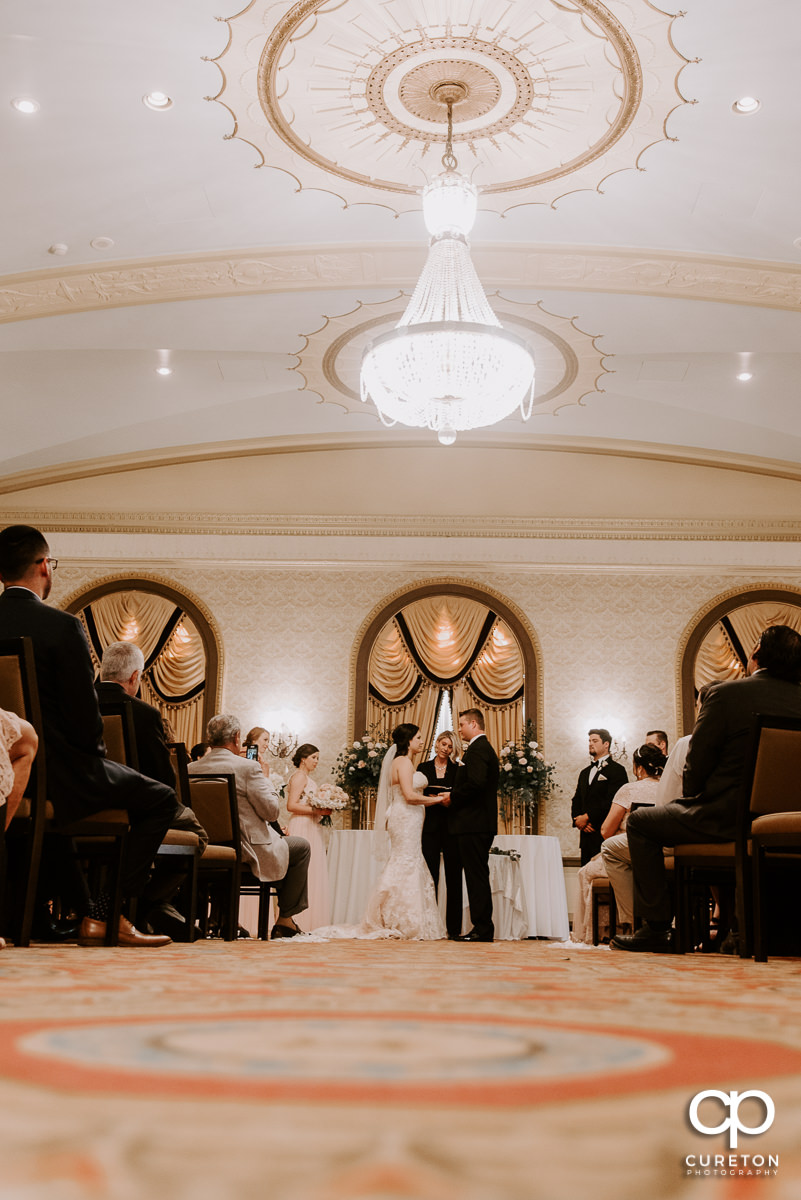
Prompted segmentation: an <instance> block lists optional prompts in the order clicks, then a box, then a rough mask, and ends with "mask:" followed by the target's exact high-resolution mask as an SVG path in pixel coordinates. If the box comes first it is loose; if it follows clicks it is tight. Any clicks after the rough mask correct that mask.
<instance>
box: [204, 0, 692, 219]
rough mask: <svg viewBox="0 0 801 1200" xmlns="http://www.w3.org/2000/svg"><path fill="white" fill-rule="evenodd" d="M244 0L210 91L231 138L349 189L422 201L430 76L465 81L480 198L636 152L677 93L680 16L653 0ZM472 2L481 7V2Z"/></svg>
mask: <svg viewBox="0 0 801 1200" xmlns="http://www.w3.org/2000/svg"><path fill="white" fill-rule="evenodd" d="M421 12H422V10H420V9H419V6H418V5H417V4H415V3H414V0H385V2H384V3H382V4H376V3H375V0H344V2H343V3H340V4H338V5H336V6H332V7H327V6H326V4H325V0H299V2H298V3H295V4H292V3H290V2H289V0H251V3H250V4H248V5H247V6H246V7H245V8H244V9H242V11H241V12H239V13H237V14H235V15H234V16H232V17H229V18H228V20H227V24H228V27H229V33H230V36H229V41H228V45H227V46H226V48H225V49H224V50H223V52H222V53H221V54H220V55H219V56H218V57H217V58H216V59H214V60H213V61H215V62H216V63H217V65H218V67H219V69H220V72H221V74H222V86H221V88H220V91H219V93H218V94H217V95H216V96H215V97H212V99H215V100H217V101H219V102H220V103H221V104H223V105H224V106H225V107H226V108H228V110H229V111H230V113H231V115H232V117H233V119H234V129H233V132H232V134H231V135H230V136H232V137H237V138H240V139H242V140H244V141H247V142H249V143H250V144H251V145H252V146H254V147H255V149H256V150H257V152H258V154H259V157H260V163H259V165H267V166H270V167H275V168H278V169H281V170H284V171H287V172H289V173H290V174H291V175H292V176H293V177H294V178H295V179H296V180H297V182H298V186H299V187H304V188H308V187H313V188H319V189H322V190H326V191H329V192H333V193H335V194H336V195H338V196H339V197H340V198H341V199H342V200H343V201H344V202H345V203H347V204H355V203H373V204H384V205H386V206H388V207H390V208H392V209H393V210H394V211H396V212H405V211H409V210H411V209H414V208H416V207H417V206H418V201H417V193H418V192H419V189H420V187H421V186H422V185H423V184H424V183H425V182H426V179H427V177H428V175H429V173H430V168H429V164H430V163H431V162H432V161H433V160H434V158H435V156H436V157H438V148H439V146H440V145H441V143H442V141H443V140H444V134H443V129H442V121H441V117H440V119H439V120H438V119H437V112H436V102H435V101H434V99H433V93H432V89H433V88H435V87H436V85H437V83H441V82H443V81H447V80H457V81H459V82H460V83H462V84H463V85H464V86H465V87H466V88H467V98H466V100H465V102H464V107H463V109H462V112H461V113H459V114H455V127H454V141H455V142H456V143H457V144H459V146H460V159H461V162H462V167H463V169H464V170H466V171H467V172H468V173H469V174H470V178H471V180H472V182H473V183H474V184H475V185H476V186H477V187H478V188H479V190H480V192H481V207H482V208H484V209H490V210H495V211H498V212H504V211H506V210H507V209H509V208H511V207H514V206H515V205H519V204H529V203H548V204H552V203H554V202H555V201H556V200H557V199H558V198H559V197H561V196H563V195H565V194H567V193H569V192H574V191H578V190H582V189H586V188H593V189H597V188H599V187H600V185H601V184H602V182H603V180H604V179H605V178H607V177H608V176H609V175H611V174H613V173H614V172H616V171H621V170H626V169H632V168H636V167H638V166H639V159H640V156H641V155H642V153H643V151H644V150H645V149H646V148H647V147H648V146H650V145H652V144H653V143H655V142H659V141H662V140H665V139H667V138H668V134H667V132H666V128H665V126H666V121H667V118H668V116H669V115H670V113H671V112H672V111H673V109H674V108H676V107H678V106H679V105H680V104H682V103H684V99H683V97H682V96H681V95H680V93H679V92H678V88H677V79H678V75H679V72H680V71H681V69H682V68H683V66H684V65H685V64H686V62H687V59H685V58H684V57H683V56H682V55H681V54H679V52H678V51H677V50H676V49H675V47H674V46H673V43H672V40H671V26H672V23H673V21H674V20H675V19H676V18H675V17H674V16H672V15H670V14H668V13H665V12H664V11H663V10H661V9H659V8H657V7H655V5H653V4H651V3H650V0H607V2H606V3H605V4H604V3H601V0H540V3H539V4H538V6H537V8H536V10H535V11H533V10H532V8H531V4H530V0H483V2H482V5H481V6H480V8H478V7H477V6H475V5H467V4H464V3H463V2H462V0H443V3H442V4H441V5H440V6H438V8H437V9H436V15H435V16H433V17H431V18H430V20H431V23H430V24H429V25H427V26H424V25H423V24H422V18H421ZM477 13H478V14H479V15H478V16H477V15H476V14H477Z"/></svg>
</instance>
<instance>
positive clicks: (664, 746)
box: [645, 729, 669, 758]
mask: <svg viewBox="0 0 801 1200" xmlns="http://www.w3.org/2000/svg"><path fill="white" fill-rule="evenodd" d="M645 744H646V745H647V746H656V748H657V750H661V751H662V753H663V754H664V755H665V757H666V758H667V755H668V749H669V743H668V735H667V734H666V733H665V731H664V729H649V730H648V732H647V733H646V735H645Z"/></svg>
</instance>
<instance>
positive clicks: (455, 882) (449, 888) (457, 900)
mask: <svg viewBox="0 0 801 1200" xmlns="http://www.w3.org/2000/svg"><path fill="white" fill-rule="evenodd" d="M422 847H423V858H424V859H425V860H426V866H427V867H428V869H429V871H430V872H431V878H432V879H433V880H434V891H435V892H436V893H437V895H439V856H440V854H441V855H442V857H443V859H444V860H445V928H446V929H447V930H448V937H452V938H457V937H459V934H460V933H461V932H462V860H461V859H460V857H459V845H458V842H457V840H456V838H455V837H454V836H453V835H452V834H449V833H448V831H447V830H445V829H442V830H439V829H438V830H435V831H434V832H433V833H426V831H425V830H423V838H422Z"/></svg>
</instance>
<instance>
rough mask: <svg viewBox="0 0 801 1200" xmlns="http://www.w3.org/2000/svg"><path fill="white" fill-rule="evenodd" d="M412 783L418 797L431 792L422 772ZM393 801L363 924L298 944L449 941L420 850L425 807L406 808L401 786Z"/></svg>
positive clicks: (326, 931)
mask: <svg viewBox="0 0 801 1200" xmlns="http://www.w3.org/2000/svg"><path fill="white" fill-rule="evenodd" d="M412 782H413V785H414V788H415V789H416V791H418V792H420V791H422V790H423V788H424V787H428V780H427V779H426V777H425V775H422V774H421V773H420V772H419V771H416V772H415V774H414V779H413V781H412ZM390 796H391V804H390V806H389V810H388V812H387V832H388V833H389V842H390V847H391V849H390V855H389V860H388V862H387V865H386V866H385V867H384V870H383V872H382V874H381V878H380V879H379V880H378V883H377V884H376V886H375V888H374V889H373V893H372V895H371V897H370V900H369V902H368V904H367V912H366V914H365V918H364V920H363V921H362V923H361V925H329V926H327V927H326V928H323V929H315V931H314V933H312V934H311V935H309V936H308V937H300V938H295V939H294V941H296V942H307V941H332V940H334V939H335V938H366V939H377V938H403V939H405V940H407V941H415V940H417V941H436V940H438V939H439V938H444V937H445V936H446V933H445V925H444V922H443V920H442V917H441V916H440V915H439V909H438V908H437V899H436V895H435V894H434V884H433V881H432V879H431V873H430V871H429V869H428V867H427V866H426V862H425V859H424V858H423V851H422V848H421V835H422V829H423V818H424V816H425V807H424V806H423V805H422V804H407V802H406V800H405V799H404V797H403V792H402V791H401V789H400V787H398V786H397V784H396V785H394V786H393V787H392V788H391V789H390Z"/></svg>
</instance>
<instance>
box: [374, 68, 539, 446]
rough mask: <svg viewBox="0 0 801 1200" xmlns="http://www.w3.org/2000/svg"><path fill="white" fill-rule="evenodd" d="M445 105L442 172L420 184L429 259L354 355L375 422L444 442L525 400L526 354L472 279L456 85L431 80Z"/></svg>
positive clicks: (470, 206)
mask: <svg viewBox="0 0 801 1200" xmlns="http://www.w3.org/2000/svg"><path fill="white" fill-rule="evenodd" d="M439 91H440V93H441V102H442V103H443V104H445V105H446V106H447V112H448V136H447V141H446V145H445V153H444V154H443V156H442V165H443V167H444V168H445V169H444V171H443V172H442V173H441V174H439V175H437V176H436V177H435V178H434V179H433V180H432V181H431V182H430V183H429V184H428V185H427V186H426V187H425V188H424V189H423V216H424V218H425V223H426V228H427V229H428V232H429V233H430V235H431V241H430V243H429V251H428V258H427V260H426V264H425V266H424V267H423V271H422V273H421V275H420V278H419V279H418V281H417V285H416V287H415V289H414V292H413V294H412V297H411V299H410V301H409V303H408V305H407V307H406V311H405V312H404V314H403V316H402V317H401V319H400V321H399V322H398V324H397V326H396V327H395V329H393V330H391V331H390V332H389V333H385V334H383V335H381V336H380V337H378V338H376V339H375V340H374V341H373V342H371V344H370V345H369V346H368V347H367V349H366V350H365V352H364V356H363V358H362V370H361V398H362V400H363V401H365V402H366V401H367V400H372V401H373V403H374V404H375V406H376V408H377V409H378V413H379V416H380V417H381V420H382V421H383V422H384V424H390V423H394V422H396V421H400V422H401V423H402V424H404V425H411V426H417V427H420V428H428V429H432V430H434V431H435V432H436V433H437V435H438V437H439V440H440V442H442V443H443V444H444V445H451V444H452V443H453V442H454V441H455V440H456V433H457V431H458V430H463V429H477V428H481V427H483V426H486V425H494V424H496V422H498V421H502V420H503V419H504V417H508V416H510V415H511V414H512V413H513V412H514V410H515V408H517V407H518V406H519V408H520V413H521V416H522V417H523V420H528V418H529V417H530V415H531V409H532V404H533V400H534V360H533V358H532V356H531V353H530V351H529V350H528V348H527V346H526V344H525V342H523V340H522V339H521V338H519V337H517V336H516V335H515V334H512V333H509V332H507V331H506V330H505V329H503V328H502V326H501V323H500V321H499V320H498V318H497V317H496V316H495V313H494V312H493V311H492V308H491V306H490V304H489V301H488V300H487V297H486V295H485V293H484V289H483V287H482V286H481V281H480V280H479V278H478V274H477V272H476V269H475V267H474V266H473V260H472V259H471V257H470V247H469V243H468V241H467V235H468V233H469V232H470V230H471V229H472V227H473V222H474V220H475V216H476V210H477V201H478V193H477V191H476V188H475V187H474V186H473V184H472V183H471V182H470V180H469V179H467V178H466V176H464V175H460V174H459V173H458V171H457V170H456V167H457V162H456V158H455V156H454V153H453V105H454V104H455V103H458V101H459V99H464V97H465V96H466V95H467V89H466V87H465V85H464V84H458V83H443V84H440V85H439Z"/></svg>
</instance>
